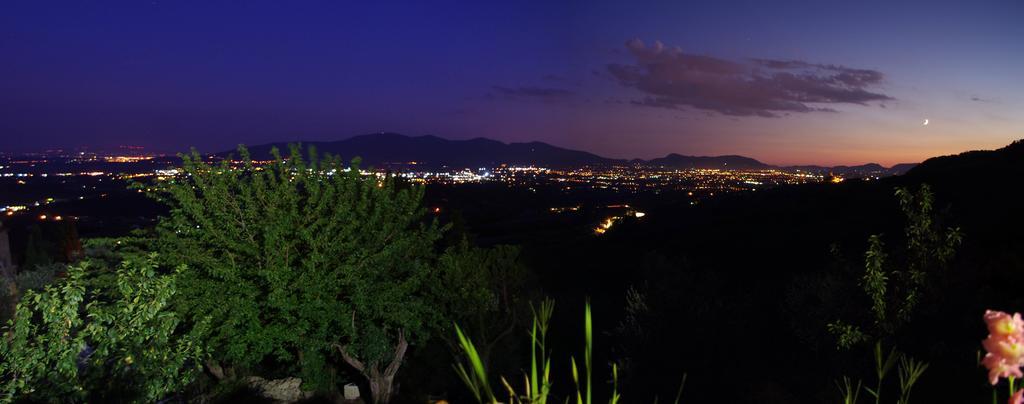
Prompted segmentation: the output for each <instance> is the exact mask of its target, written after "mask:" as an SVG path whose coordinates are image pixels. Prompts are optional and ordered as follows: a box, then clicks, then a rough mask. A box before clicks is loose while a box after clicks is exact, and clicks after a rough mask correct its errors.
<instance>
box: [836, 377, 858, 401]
mask: <svg viewBox="0 0 1024 404" xmlns="http://www.w3.org/2000/svg"><path fill="white" fill-rule="evenodd" d="M862 386H863V383H862V382H861V381H860V380H857V383H856V384H854V383H853V381H852V380H850V378H849V377H847V376H843V382H842V383H839V382H838V381H836V388H838V389H839V395H840V397H842V400H843V404H857V401H858V400H860V390H861V388H862Z"/></svg>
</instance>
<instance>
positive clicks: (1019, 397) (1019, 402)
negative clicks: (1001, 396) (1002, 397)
mask: <svg viewBox="0 0 1024 404" xmlns="http://www.w3.org/2000/svg"><path fill="white" fill-rule="evenodd" d="M1007 404H1024V389H1020V390H1017V392H1016V393H1013V395H1012V396H1010V401H1008V402H1007Z"/></svg>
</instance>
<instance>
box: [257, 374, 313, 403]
mask: <svg viewBox="0 0 1024 404" xmlns="http://www.w3.org/2000/svg"><path fill="white" fill-rule="evenodd" d="M247 381H248V382H249V387H251V388H252V389H253V390H256V391H258V392H259V393H260V395H262V396H263V397H266V398H269V399H271V400H274V401H277V402H280V403H294V402H296V401H299V400H304V399H307V398H310V397H312V396H313V393H312V392H309V391H302V379H300V378H298V377H286V378H284V379H274V380H267V379H264V378H262V377H259V376H251V377H249V379H247Z"/></svg>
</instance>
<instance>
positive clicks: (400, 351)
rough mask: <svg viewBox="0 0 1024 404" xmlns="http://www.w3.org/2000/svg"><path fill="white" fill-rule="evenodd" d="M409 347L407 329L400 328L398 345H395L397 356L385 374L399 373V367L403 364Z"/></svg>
mask: <svg viewBox="0 0 1024 404" xmlns="http://www.w3.org/2000/svg"><path fill="white" fill-rule="evenodd" d="M408 348H409V341H406V340H405V330H398V346H396V347H395V357H394V359H392V360H391V364H389V365H388V367H387V369H385V370H384V375H386V376H388V377H394V376H395V374H396V373H398V367H399V366H402V358H404V357H405V350H406V349H408Z"/></svg>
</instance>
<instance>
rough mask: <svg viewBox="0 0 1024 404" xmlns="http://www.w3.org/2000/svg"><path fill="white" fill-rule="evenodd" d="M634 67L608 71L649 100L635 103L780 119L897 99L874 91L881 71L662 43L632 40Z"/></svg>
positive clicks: (620, 66)
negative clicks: (735, 57) (737, 56)
mask: <svg viewBox="0 0 1024 404" xmlns="http://www.w3.org/2000/svg"><path fill="white" fill-rule="evenodd" d="M626 49H627V50H628V51H629V53H630V54H631V55H632V57H633V59H634V60H635V63H633V64H610V65H608V67H607V69H608V72H609V73H610V74H611V75H612V77H613V78H614V79H615V80H616V81H617V82H618V83H619V84H621V85H623V86H627V87H632V88H635V89H637V90H639V91H641V92H642V93H643V94H644V95H645V96H644V97H643V98H640V99H636V100H633V104H636V105H641V106H650V107H660V108H684V107H690V108H695V109H700V110H706V111H712V112H717V113H721V114H724V115H733V116H762V117H776V116H779V114H785V113H797V112H814V111H822V112H836V110H835V109H833V108H831V107H829V106H828V105H829V104H859V105H866V104H868V103H870V102H873V101H885V100H891V99H892V97H890V96H888V95H885V94H882V93H879V92H873V91H869V90H868V89H869V88H870V87H874V86H877V85H879V84H881V82H882V80H883V78H884V76H883V74H882V73H881V72H878V71H875V70H868V69H855V68H850V67H846V66H839V65H829V64H817V63H810V62H805V61H800V60H771V59H749V60H745V61H732V60H726V59H720V58H716V57H712V56H704V55H694V54H687V53H684V52H683V51H682V50H681V49H679V48H678V47H673V48H667V47H665V45H663V44H662V43H661V42H654V43H653V44H651V45H650V46H648V45H646V44H644V42H643V41H641V40H639V39H633V40H630V41H628V42H626Z"/></svg>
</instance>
